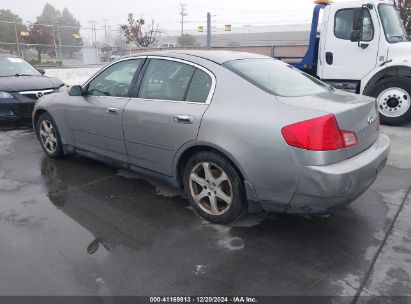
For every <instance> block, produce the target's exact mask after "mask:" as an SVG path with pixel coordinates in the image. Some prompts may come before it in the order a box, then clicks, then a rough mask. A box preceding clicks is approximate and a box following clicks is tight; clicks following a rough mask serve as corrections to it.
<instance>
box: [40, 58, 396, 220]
mask: <svg viewBox="0 0 411 304" xmlns="http://www.w3.org/2000/svg"><path fill="white" fill-rule="evenodd" d="M33 125H34V128H35V130H36V133H37V136H38V139H39V141H40V143H41V146H42V148H43V150H44V152H45V153H46V154H47V155H48V156H49V157H52V158H61V157H64V156H67V155H69V154H73V153H78V154H81V155H84V156H87V157H90V158H93V159H96V160H99V161H102V162H106V163H109V164H113V165H115V166H119V167H124V168H127V169H130V170H133V171H137V172H140V173H144V174H148V175H154V176H156V177H160V178H162V179H164V180H167V181H169V182H170V183H172V184H173V185H175V186H176V187H184V189H185V191H186V194H187V196H188V198H189V201H190V203H191V204H192V206H193V209H194V210H195V211H196V212H197V213H198V214H199V215H201V216H202V217H203V218H205V219H207V220H209V221H211V222H214V223H221V224H227V223H230V222H232V221H234V220H235V219H237V218H239V217H240V216H241V215H242V214H244V213H245V212H247V211H248V212H261V211H272V212H281V213H300V214H301V213H304V214H319V213H330V212H332V211H334V210H336V209H338V208H341V207H344V206H346V205H347V204H349V203H351V202H352V201H353V200H355V199H356V198H357V197H358V196H359V195H361V194H362V193H363V192H364V191H365V190H366V189H367V188H368V187H369V186H370V185H371V184H372V183H373V182H374V180H375V179H376V177H377V175H378V173H379V172H380V171H381V170H382V168H383V167H384V166H385V163H386V161H387V157H388V152H389V147H390V141H389V139H388V137H387V136H385V135H384V134H381V133H380V131H379V120H378V111H377V109H376V102H375V100H374V99H372V98H368V97H364V96H359V95H354V94H350V93H345V92H342V91H338V90H335V89H333V88H332V87H330V86H328V85H326V84H324V83H322V82H320V81H318V80H317V79H315V78H313V77H311V76H309V75H307V74H304V73H302V72H300V71H298V70H296V69H294V68H293V67H291V66H289V65H287V64H285V63H282V62H280V61H278V60H275V59H272V58H270V57H266V56H260V55H255V54H248V53H237V52H223V51H169V52H153V53H146V54H144V55H136V56H130V57H126V58H122V59H119V60H117V61H115V62H113V63H111V64H110V65H108V66H106V67H104V68H103V69H102V70H101V71H99V72H98V73H97V74H96V75H94V76H93V77H92V78H91V79H90V80H89V81H87V82H86V83H85V84H84V85H82V86H72V87H71V88H70V90H69V92H62V93H59V94H52V95H49V96H45V97H43V98H41V99H40V100H39V101H38V102H37V104H36V106H35V110H34V112H33Z"/></svg>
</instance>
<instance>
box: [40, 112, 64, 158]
mask: <svg viewBox="0 0 411 304" xmlns="http://www.w3.org/2000/svg"><path fill="white" fill-rule="evenodd" d="M37 134H38V137H39V141H40V144H41V147H42V148H43V151H44V153H46V154H47V156H48V157H50V158H54V159H58V158H63V157H64V152H63V145H62V144H61V138H60V133H59V131H58V129H57V125H56V123H55V122H54V120H53V118H52V117H51V116H50V114H48V113H43V114H41V115H40V117H39V120H38V121H37Z"/></svg>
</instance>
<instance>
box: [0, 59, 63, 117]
mask: <svg viewBox="0 0 411 304" xmlns="http://www.w3.org/2000/svg"><path fill="white" fill-rule="evenodd" d="M63 85H64V84H63V82H61V81H60V80H59V79H56V78H51V77H46V76H44V70H41V69H36V68H35V67H33V66H32V65H31V64H30V63H28V62H27V61H25V60H24V59H22V58H19V57H13V56H10V55H0V121H5V120H15V119H24V118H31V114H32V111H33V108H34V104H35V102H36V100H37V99H38V98H39V97H41V96H44V95H47V94H51V93H54V92H58V91H59V90H60V89H61V88H62V86H63Z"/></svg>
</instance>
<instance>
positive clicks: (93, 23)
mask: <svg viewBox="0 0 411 304" xmlns="http://www.w3.org/2000/svg"><path fill="white" fill-rule="evenodd" d="M88 22H89V23H90V26H91V45H94V44H95V43H96V40H97V39H96V38H97V37H96V21H95V20H89V21H88Z"/></svg>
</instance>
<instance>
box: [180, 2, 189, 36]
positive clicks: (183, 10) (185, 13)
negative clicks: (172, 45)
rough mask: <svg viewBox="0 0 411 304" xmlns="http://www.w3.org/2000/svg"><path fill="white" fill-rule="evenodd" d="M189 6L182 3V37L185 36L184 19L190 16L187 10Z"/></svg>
mask: <svg viewBox="0 0 411 304" xmlns="http://www.w3.org/2000/svg"><path fill="white" fill-rule="evenodd" d="M186 6H187V4H183V3H180V15H181V37H183V35H184V17H185V16H187V15H188V13H187V10H186Z"/></svg>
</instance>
